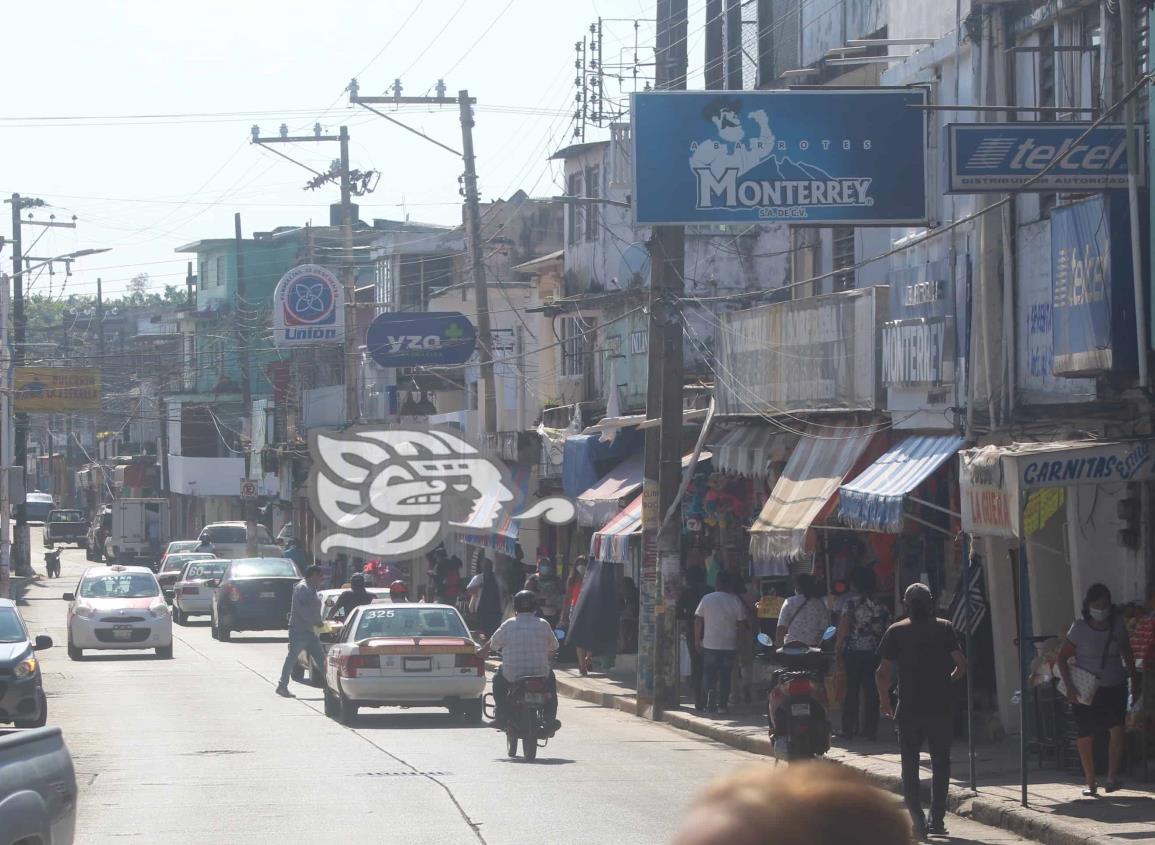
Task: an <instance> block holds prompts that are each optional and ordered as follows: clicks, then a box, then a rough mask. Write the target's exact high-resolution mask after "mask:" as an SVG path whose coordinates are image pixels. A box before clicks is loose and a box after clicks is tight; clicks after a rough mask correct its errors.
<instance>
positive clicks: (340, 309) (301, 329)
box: [273, 264, 345, 348]
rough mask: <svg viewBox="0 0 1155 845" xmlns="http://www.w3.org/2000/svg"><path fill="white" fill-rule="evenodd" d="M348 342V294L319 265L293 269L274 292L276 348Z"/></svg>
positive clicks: (304, 265)
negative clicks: (346, 340)
mask: <svg viewBox="0 0 1155 845" xmlns="http://www.w3.org/2000/svg"><path fill="white" fill-rule="evenodd" d="M344 342H345V293H344V289H343V288H342V287H341V283H340V282H338V281H337V277H336V276H334V275H333V274H332V273H330V272H329V271H328V270H326V269H325V268H324V267H321V266H319V265H317V264H302V265H301V266H299V267H294V268H293V269H292V270H290V271H289V272H288V273H286V274H285V275H283V276H281V280H280V281H279V282H277V288H276V290H275V291H274V292H273V345H274V346H277V347H281V348H291V347H294V346H309V345H315V344H319V343H320V344H333V343H344Z"/></svg>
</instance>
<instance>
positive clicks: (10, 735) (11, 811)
mask: <svg viewBox="0 0 1155 845" xmlns="http://www.w3.org/2000/svg"><path fill="white" fill-rule="evenodd" d="M76 801H77V786H76V773H75V771H74V770H73V768H72V755H71V754H70V753H69V751H68V746H67V745H65V744H64V736H63V735H62V734H61V733H60V728H33V729H30V730H11V731H4V730H0V845H25V843H29V842H33V843H36V845H71V843H72V841H73V838H74V836H75V834H76Z"/></svg>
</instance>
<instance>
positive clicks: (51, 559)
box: [44, 549, 60, 578]
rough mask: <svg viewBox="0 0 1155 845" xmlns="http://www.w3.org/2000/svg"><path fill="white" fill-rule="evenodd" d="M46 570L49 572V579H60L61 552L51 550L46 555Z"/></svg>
mask: <svg viewBox="0 0 1155 845" xmlns="http://www.w3.org/2000/svg"><path fill="white" fill-rule="evenodd" d="M44 568H45V569H46V570H47V571H48V577H49V578H59V577H60V550H59V549H49V550H48V551H46V552H45V553H44Z"/></svg>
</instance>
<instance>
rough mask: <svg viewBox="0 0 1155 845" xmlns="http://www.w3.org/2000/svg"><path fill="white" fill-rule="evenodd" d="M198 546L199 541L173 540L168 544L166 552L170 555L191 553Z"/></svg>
mask: <svg viewBox="0 0 1155 845" xmlns="http://www.w3.org/2000/svg"><path fill="white" fill-rule="evenodd" d="M200 544H201V541H200V540H173V541H172V542H171V543H169V544H168V549H167V552H168V554H170V555H171V554H173V553H174V552H191V551H192V550H193V549H195V548H196V547H197V546H199V545H200Z"/></svg>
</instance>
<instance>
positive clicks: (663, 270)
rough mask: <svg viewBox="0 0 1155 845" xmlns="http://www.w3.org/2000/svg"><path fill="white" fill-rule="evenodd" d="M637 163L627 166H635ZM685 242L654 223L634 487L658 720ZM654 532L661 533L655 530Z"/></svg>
mask: <svg viewBox="0 0 1155 845" xmlns="http://www.w3.org/2000/svg"><path fill="white" fill-rule="evenodd" d="M686 29H687V12H686V0H658V5H657V39H656V42H657V47H656V50H655V61H656V68H655V81H656V83H657V84H656V87H657V88H658V89H659V90H662V89H665V90H670V89H685V87H686ZM636 166H638V162H635V167H636ZM685 252H686V239H685V229H684V227H682V226H655V227H654V228H653V234H652V236H651V239H650V256H651V261H650V266H651V270H650V332H649V342H650V349H649V384H648V386H647V392H646V416H647V417H648V418H649V419H655V418H658V417H660V418H661V421H662V424H661V426H660V428H656V429H649V430H647V432H646V461H645V473H644V477H643V484H642V528H643V533H642V537H643V561H642V584H641V585H640V586H641V597H642V598H641V613H640V616H641V619H640V620H639V627H640V630H639V631H638V703H639V705H640V707H641V710H642V712H643V713H645V714H646V715H647V716H649V717H651V718H658V716H660V715H661V711H662V709H663V708H666V707H673V706H676V705H677V695H678V658H679V654H680V652H679V649H678V642H677V637H678V626H677V617H676V614H675V613H674V606H675V603H676V601H677V597H678V593H679V591H680V590H681V586H682V550H681V531H680V527H679V524H678V521H677V520H670V521H669V522H668V524H666V525H665V527H664V528H661V526H662V524H663V518H664V516H665V513H666V511H667V510H669V508H670V506H671V505H672V504H673V502H674V500H675V498H676V497H677V494H678V485H679V483H680V482H681V478H682V381H683V362H682V320H681V315H680V306H679V302H678V300H679V299H680V297H681V296H682V294H683V292H684V283H683V275H684V267H685ZM660 528H661V530H660Z"/></svg>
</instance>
